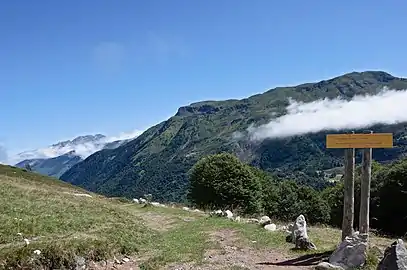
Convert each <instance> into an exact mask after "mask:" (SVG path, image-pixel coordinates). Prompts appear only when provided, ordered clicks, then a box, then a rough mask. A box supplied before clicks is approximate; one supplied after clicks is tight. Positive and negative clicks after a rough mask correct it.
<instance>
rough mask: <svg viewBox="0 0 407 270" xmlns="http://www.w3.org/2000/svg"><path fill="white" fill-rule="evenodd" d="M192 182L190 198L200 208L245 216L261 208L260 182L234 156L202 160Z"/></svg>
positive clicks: (191, 175) (191, 172)
mask: <svg viewBox="0 0 407 270" xmlns="http://www.w3.org/2000/svg"><path fill="white" fill-rule="evenodd" d="M189 180H190V186H189V193H188V199H189V201H190V202H191V203H193V204H194V205H196V206H198V207H201V208H215V207H216V208H223V209H224V208H230V209H233V210H234V209H240V210H241V211H242V212H243V213H246V214H249V213H251V214H253V213H258V212H259V211H260V209H261V199H262V197H261V184H260V180H259V178H258V177H257V176H256V175H255V173H253V171H252V169H251V168H250V167H249V166H248V165H246V164H244V163H242V162H241V161H240V160H239V159H238V158H237V157H235V156H234V155H231V154H227V153H222V154H215V155H210V156H207V157H204V158H202V159H201V160H199V161H198V162H197V163H196V164H195V165H194V166H193V167H192V169H191V170H190V172H189ZM233 210H232V211H233Z"/></svg>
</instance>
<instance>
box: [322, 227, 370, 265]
mask: <svg viewBox="0 0 407 270" xmlns="http://www.w3.org/2000/svg"><path fill="white" fill-rule="evenodd" d="M367 237H368V235H367V234H359V232H355V233H353V235H352V236H347V237H346V238H345V240H343V241H342V243H340V244H339V246H338V247H337V249H336V250H335V251H334V252H333V253H332V255H331V256H330V257H329V263H330V264H333V265H336V266H341V267H342V268H344V269H350V268H352V269H353V268H357V267H361V266H363V265H364V264H365V261H366V255H367V254H366V251H367Z"/></svg>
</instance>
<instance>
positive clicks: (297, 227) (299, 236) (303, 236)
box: [285, 215, 317, 250]
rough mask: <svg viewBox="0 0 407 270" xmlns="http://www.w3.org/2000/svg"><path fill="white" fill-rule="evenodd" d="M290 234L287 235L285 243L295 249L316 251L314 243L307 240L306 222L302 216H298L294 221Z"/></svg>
mask: <svg viewBox="0 0 407 270" xmlns="http://www.w3.org/2000/svg"><path fill="white" fill-rule="evenodd" d="M290 232H291V233H290V234H289V235H287V237H286V238H285V241H286V242H288V243H293V244H295V248H296V249H302V250H308V249H317V248H316V246H315V245H314V243H312V242H311V241H310V240H309V238H308V233H307V222H306V221H305V217H304V216H303V215H299V216H298V217H297V219H296V220H295V223H294V225H293V226H292V228H290Z"/></svg>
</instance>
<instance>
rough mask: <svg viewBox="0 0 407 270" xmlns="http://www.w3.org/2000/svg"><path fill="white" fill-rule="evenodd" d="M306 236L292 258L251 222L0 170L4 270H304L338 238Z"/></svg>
mask: <svg viewBox="0 0 407 270" xmlns="http://www.w3.org/2000/svg"><path fill="white" fill-rule="evenodd" d="M78 194H90V195H91V196H92V197H88V196H83V195H78ZM308 234H309V235H310V238H311V240H312V241H313V242H314V243H315V244H316V245H317V247H318V250H317V251H313V252H312V253H310V252H308V253H298V252H295V251H292V250H291V248H292V244H289V243H286V242H285V233H283V232H279V231H277V232H268V231H266V230H264V229H263V228H261V227H259V226H258V225H256V224H245V223H237V222H234V221H229V220H227V219H223V218H211V217H208V216H207V215H204V214H202V213H194V212H189V211H184V210H182V209H178V208H171V207H167V208H165V207H153V206H149V207H142V206H141V205H138V204H134V203H133V202H131V201H129V200H126V199H118V198H113V199H109V198H105V197H102V196H98V195H96V194H91V193H87V192H86V191H84V190H81V189H79V188H77V187H73V186H71V185H69V184H66V183H64V182H61V181H58V180H55V179H53V178H49V177H45V176H40V175H38V174H34V173H30V172H26V171H24V170H21V169H17V168H14V167H9V166H3V165H0V262H1V264H0V267H2V268H6V269H22V268H24V267H28V268H29V269H36V268H40V267H41V266H42V267H45V269H55V268H59V269H71V268H73V267H75V266H76V265H77V264H78V258H79V257H78V256H80V257H83V258H85V259H86V260H87V261H89V262H104V263H103V264H100V263H94V264H92V265H91V266H92V267H93V268H94V269H105V268H102V266H103V265H104V266H106V264H107V263H110V264H113V263H114V261H115V260H114V258H117V259H118V260H121V259H122V258H123V257H124V256H127V257H126V258H128V260H127V261H126V262H124V263H120V264H119V263H118V262H116V264H117V267H118V268H120V267H122V269H131V268H132V267H139V268H140V269H175V268H177V267H180V266H182V267H184V268H183V269H254V268H255V269H257V268H258V269H262V268H261V267H264V269H272V268H270V267H273V265H275V267H278V269H289V268H290V269H307V268H312V265H313V264H314V263H316V262H317V261H318V260H320V259H321V258H322V257H324V256H326V255H327V253H326V252H328V251H330V250H333V249H334V248H335V246H336V244H338V243H339V241H340V232H339V230H337V229H333V228H328V227H326V228H323V227H310V228H309V230H308ZM24 239H26V240H24ZM27 240H28V241H29V244H28V245H27V244H26V241H27ZM371 242H372V244H374V245H376V246H379V247H380V248H381V249H383V248H384V247H385V246H387V245H389V244H390V243H391V242H392V240H391V239H385V238H379V237H372V241H371ZM35 250H39V251H40V252H41V253H40V254H35V252H34V251H35ZM298 257H300V258H301V259H300V260H294V261H290V260H291V259H295V258H298ZM372 263H374V262H372ZM126 267H127V268H126ZM188 267H189V268H188ZM266 267H268V268H266ZM25 269H27V268H25ZM134 269H138V268H134Z"/></svg>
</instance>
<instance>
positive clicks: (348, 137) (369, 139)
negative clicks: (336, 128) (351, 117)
mask: <svg viewBox="0 0 407 270" xmlns="http://www.w3.org/2000/svg"><path fill="white" fill-rule="evenodd" d="M326 148H393V134H392V133H372V134H328V135H326Z"/></svg>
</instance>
